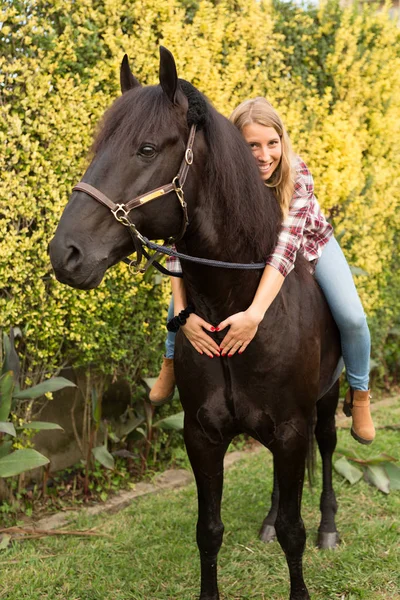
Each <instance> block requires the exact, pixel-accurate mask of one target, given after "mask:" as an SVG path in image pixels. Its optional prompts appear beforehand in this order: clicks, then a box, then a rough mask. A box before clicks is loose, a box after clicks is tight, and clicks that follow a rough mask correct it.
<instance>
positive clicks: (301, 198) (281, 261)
mask: <svg viewBox="0 0 400 600" xmlns="http://www.w3.org/2000/svg"><path fill="white" fill-rule="evenodd" d="M313 198H314V180H313V177H312V175H311V173H310V172H309V170H308V169H307V167H306V166H305V165H304V163H303V168H301V169H300V171H298V172H297V176H296V181H295V184H294V192H293V198H292V200H291V202H290V206H289V213H288V215H287V217H286V218H285V220H284V221H283V223H282V228H281V231H280V234H279V237H278V242H277V244H276V247H275V250H274V252H273V253H272V254H271V255H270V256H269V257H268V259H267V265H271V266H272V267H274V268H275V269H277V270H278V271H279V272H280V273H281V274H282V275H283V276H284V277H286V276H287V275H288V274H289V273H290V271H292V269H293V268H294V263H295V260H296V256H297V252H298V250H299V248H300V246H301V243H302V241H303V234H304V227H305V224H306V221H307V217H308V214H309V212H310V208H311V205H312V200H313Z"/></svg>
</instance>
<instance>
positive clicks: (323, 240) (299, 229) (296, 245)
mask: <svg viewBox="0 0 400 600" xmlns="http://www.w3.org/2000/svg"><path fill="white" fill-rule="evenodd" d="M295 170H296V179H295V184H294V193H293V198H292V200H291V202H290V206H289V213H288V215H287V217H286V219H285V220H284V221H283V223H282V229H281V232H280V234H279V238H278V243H277V244H276V247H275V250H274V252H273V253H272V254H271V255H270V256H269V257H268V258H267V261H266V263H267V265H271V266H272V267H274V268H275V269H277V270H278V271H279V272H280V273H282V275H283V276H284V277H286V275H288V274H289V273H290V271H292V269H293V268H294V263H295V260H296V255H297V252H301V253H302V254H303V255H304V257H305V258H306V259H307V260H308V261H312V260H315V259H317V258H319V257H320V256H321V253H322V248H323V247H324V246H325V244H327V242H328V241H329V239H330V238H331V236H332V233H333V229H332V226H331V225H330V224H329V223H328V222H327V220H326V219H325V217H324V216H323V214H322V213H321V209H320V207H319V204H318V200H317V199H316V197H315V196H314V180H313V177H312V175H311V173H310V171H309V170H308V168H307V165H306V164H305V163H304V162H303V161H302V160H301V158H300V157H297V159H296V163H295ZM167 268H168V269H169V270H170V271H173V272H174V273H181V272H182V268H181V265H180V262H179V259H178V258H175V257H169V258H168V259H167Z"/></svg>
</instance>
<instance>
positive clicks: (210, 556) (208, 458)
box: [185, 424, 232, 600]
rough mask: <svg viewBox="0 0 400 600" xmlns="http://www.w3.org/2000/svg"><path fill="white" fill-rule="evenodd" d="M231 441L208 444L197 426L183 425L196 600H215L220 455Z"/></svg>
mask: <svg viewBox="0 0 400 600" xmlns="http://www.w3.org/2000/svg"><path fill="white" fill-rule="evenodd" d="M231 439H232V438H229V439H223V440H221V442H220V443H219V444H215V443H213V442H211V441H210V440H209V439H208V438H207V437H206V436H205V435H204V433H203V431H202V430H201V429H199V428H198V427H196V426H194V427H189V426H187V425H186V424H185V444H186V450H187V453H188V456H189V459H190V463H191V465H192V468H193V473H194V476H195V479H196V484H197V496H198V511H199V512H198V521H197V545H198V548H199V551H200V563H201V592H200V600H218V599H219V593H218V583H217V556H218V552H219V549H220V547H221V544H222V536H223V532H224V525H223V523H222V521H221V497H222V487H223V471H224V456H225V452H226V450H227V448H228V446H229V443H230V441H231Z"/></svg>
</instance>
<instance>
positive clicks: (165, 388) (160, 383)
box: [149, 356, 175, 406]
mask: <svg viewBox="0 0 400 600" xmlns="http://www.w3.org/2000/svg"><path fill="white" fill-rule="evenodd" d="M174 391H175V373H174V359H173V358H165V356H164V358H163V364H162V367H161V371H160V374H159V376H158V377H157V380H156V382H155V384H154V385H153V387H152V388H151V391H150V394H149V398H150V402H151V403H152V405H153V406H162V404H165V403H166V402H169V400H172V397H173V395H174Z"/></svg>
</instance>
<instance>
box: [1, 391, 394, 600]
mask: <svg viewBox="0 0 400 600" xmlns="http://www.w3.org/2000/svg"><path fill="white" fill-rule="evenodd" d="M375 421H376V423H377V424H378V425H383V424H385V423H387V424H393V423H399V421H400V401H399V402H398V403H397V404H396V405H394V406H391V407H389V408H382V409H380V410H379V411H378V413H376V418H375ZM398 438H399V434H398V431H385V430H380V431H378V437H377V440H376V441H375V443H374V444H373V446H372V447H368V448H365V447H361V446H359V445H358V444H356V442H354V441H353V440H352V438H351V437H350V435H349V433H348V431H346V430H340V431H339V445H340V446H341V447H343V448H352V449H355V450H357V452H358V454H359V455H360V456H361V457H368V456H371V455H376V454H379V453H380V452H384V451H385V452H388V453H389V454H392V455H395V456H397V458H400V456H399V452H400V449H399V440H398ZM271 485H272V477H271V456H270V455H269V453H268V452H267V451H266V450H265V451H264V450H262V451H261V452H260V453H258V454H249V455H247V456H245V457H244V458H243V460H242V461H240V462H239V463H238V464H237V465H236V466H235V467H233V468H232V469H231V470H230V471H228V472H227V474H226V480H225V489H224V500H223V521H224V524H225V536H224V543H223V546H222V549H221V552H220V556H219V582H220V590H221V600H239V599H240V600H250V599H257V600H287V599H288V589H289V588H288V573H287V567H286V561H285V559H284V556H283V553H282V551H281V549H280V547H279V545H278V544H277V543H273V544H269V545H264V544H262V543H261V542H260V541H258V539H257V531H258V528H259V526H260V524H261V522H262V520H263V518H264V516H265V513H266V507H267V505H268V503H269V494H270V490H271ZM334 485H335V490H336V494H337V499H338V503H339V513H338V515H337V524H338V529H339V531H340V534H341V538H342V544H341V546H340V548H339V549H338V550H337V551H334V552H332V551H329V552H320V551H318V550H317V549H316V548H315V547H314V540H315V538H316V532H317V528H318V519H319V510H318V505H319V493H320V489H319V485H318V486H317V487H316V488H315V489H314V490H313V491H311V490H310V489H308V487H307V486H306V487H305V491H304V501H303V518H304V521H305V524H306V527H307V532H308V540H307V549H306V552H305V555H304V567H305V577H306V581H307V584H308V587H309V590H310V593H311V597H312V598H313V600H380V599H385V600H387V599H397V600H398V599H399V598H400V553H399V544H398V542H399V535H398V534H399V514H400V493H399V492H397V493H396V492H393V493H392V494H390V495H388V496H386V495H384V494H382V493H381V492H379V491H378V490H376V489H375V488H373V487H371V486H369V485H368V484H367V483H366V482H364V481H361V482H359V483H358V484H356V485H355V486H353V487H352V486H350V485H349V484H347V483H346V482H345V481H344V480H343V479H342V478H340V477H339V476H338V475H336V474H335V479H334ZM196 515H197V502H196V494H195V487H194V485H190V486H188V487H187V488H185V489H183V490H178V491H168V492H163V493H162V494H159V495H153V496H148V497H142V498H140V499H138V500H137V501H135V502H134V503H133V504H132V505H131V506H130V507H129V508H128V509H126V510H124V511H122V512H120V513H119V514H116V515H101V516H98V517H87V516H85V515H84V514H80V515H78V516H76V515H75V516H74V517H73V520H72V521H71V529H72V528H73V529H83V528H92V527H96V528H97V531H98V532H99V533H105V534H108V535H109V536H111V537H98V538H72V537H58V538H54V537H53V538H51V537H48V538H44V539H41V540H36V541H25V542H23V543H15V544H14V545H13V546H12V547H11V548H10V549H8V550H6V551H3V552H2V553H1V554H0V599H1V600H3V599H7V600H28V599H29V600H39V599H40V600H42V599H43V600H44V599H48V600H105V599H107V600H109V599H110V600H178V599H179V600H196V599H197V598H198V592H199V564H198V554H197V547H196V544H195V522H196Z"/></svg>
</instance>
